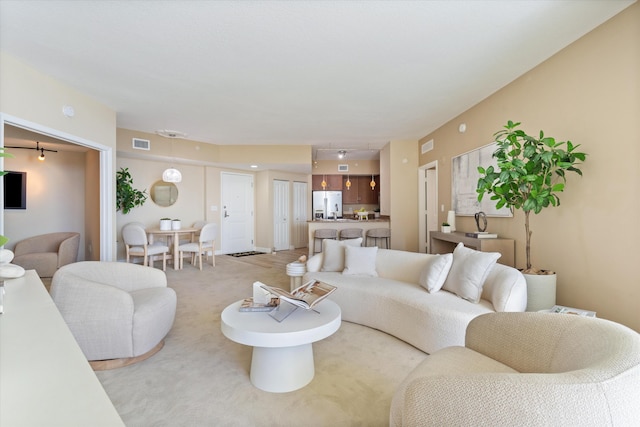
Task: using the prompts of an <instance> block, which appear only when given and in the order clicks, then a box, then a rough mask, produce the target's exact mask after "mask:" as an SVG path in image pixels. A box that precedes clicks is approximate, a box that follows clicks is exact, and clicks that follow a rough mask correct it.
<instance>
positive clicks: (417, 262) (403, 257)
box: [376, 249, 434, 283]
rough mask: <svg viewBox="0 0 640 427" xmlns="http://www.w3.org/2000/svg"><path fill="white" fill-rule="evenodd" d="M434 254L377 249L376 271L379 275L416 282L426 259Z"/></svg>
mask: <svg viewBox="0 0 640 427" xmlns="http://www.w3.org/2000/svg"><path fill="white" fill-rule="evenodd" d="M433 256H434V255H430V254H423V253H418V252H406V251H398V250H395V249H378V255H377V257H376V272H377V273H378V276H379V277H384V278H386V279H395V280H399V281H401V282H407V283H418V281H419V280H420V273H422V270H423V269H424V267H425V265H426V263H427V260H428V259H429V258H430V257H433Z"/></svg>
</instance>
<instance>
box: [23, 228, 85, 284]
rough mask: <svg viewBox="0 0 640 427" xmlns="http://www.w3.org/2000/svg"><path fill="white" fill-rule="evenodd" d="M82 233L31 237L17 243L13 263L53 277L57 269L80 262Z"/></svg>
mask: <svg viewBox="0 0 640 427" xmlns="http://www.w3.org/2000/svg"><path fill="white" fill-rule="evenodd" d="M79 247H80V233H75V232H58V233H49V234H41V235H39V236H33V237H29V238H28V239H25V240H21V241H20V242H18V243H16V245H15V247H14V249H13V253H14V255H15V256H14V258H13V263H14V264H16V265H19V266H21V267H23V268H24V269H25V270H36V272H37V273H38V276H40V277H52V276H53V274H54V273H55V272H56V270H57V269H59V268H60V267H62V266H64V265H67V264H71V263H73V262H76V261H77V260H78V248H79Z"/></svg>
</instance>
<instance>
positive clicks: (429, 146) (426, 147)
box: [421, 139, 433, 154]
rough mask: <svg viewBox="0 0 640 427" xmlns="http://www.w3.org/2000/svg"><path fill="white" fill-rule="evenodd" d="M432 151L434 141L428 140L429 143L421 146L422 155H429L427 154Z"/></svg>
mask: <svg viewBox="0 0 640 427" xmlns="http://www.w3.org/2000/svg"><path fill="white" fill-rule="evenodd" d="M431 150H433V139H430V140H428V141H427V142H425V143H424V144H422V146H421V152H422V154H424V153H427V152H429V151H431Z"/></svg>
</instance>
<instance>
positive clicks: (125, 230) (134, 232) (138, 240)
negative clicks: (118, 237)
mask: <svg viewBox="0 0 640 427" xmlns="http://www.w3.org/2000/svg"><path fill="white" fill-rule="evenodd" d="M122 240H124V243H125V244H126V245H129V246H145V245H146V244H147V243H148V238H147V232H146V231H145V230H144V227H142V226H141V225H139V224H136V223H130V224H127V225H125V226H124V227H122Z"/></svg>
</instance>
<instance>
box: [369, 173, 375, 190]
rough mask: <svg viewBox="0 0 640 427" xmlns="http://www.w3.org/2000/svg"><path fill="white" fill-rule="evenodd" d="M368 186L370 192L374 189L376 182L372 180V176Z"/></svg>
mask: <svg viewBox="0 0 640 427" xmlns="http://www.w3.org/2000/svg"><path fill="white" fill-rule="evenodd" d="M369 186H371V191H373V190H375V188H376V181H375V180H374V179H373V174H371V182H370V183H369Z"/></svg>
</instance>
